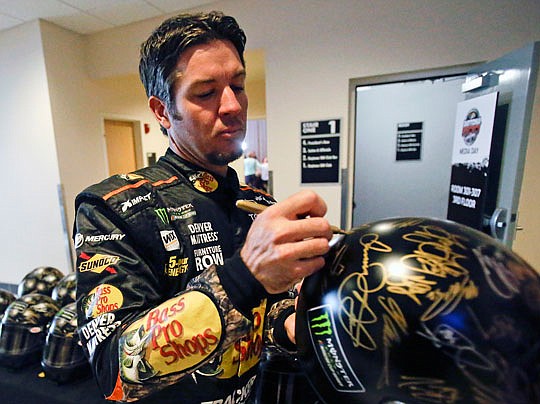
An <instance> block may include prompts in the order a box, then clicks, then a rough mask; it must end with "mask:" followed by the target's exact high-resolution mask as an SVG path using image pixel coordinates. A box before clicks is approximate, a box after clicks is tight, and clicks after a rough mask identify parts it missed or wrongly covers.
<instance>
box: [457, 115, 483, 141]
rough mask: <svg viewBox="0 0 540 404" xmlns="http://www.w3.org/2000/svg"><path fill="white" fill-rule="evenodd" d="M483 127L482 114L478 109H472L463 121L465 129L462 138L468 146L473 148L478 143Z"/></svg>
mask: <svg viewBox="0 0 540 404" xmlns="http://www.w3.org/2000/svg"><path fill="white" fill-rule="evenodd" d="M481 125H482V118H481V117H480V112H478V110H477V109H476V108H473V109H471V110H470V111H469V112H468V113H467V116H466V117H465V120H464V121H463V129H462V130H461V136H462V137H463V141H464V142H465V144H466V145H467V146H471V145H472V144H473V143H474V142H475V141H476V138H477V137H478V133H480V126H481Z"/></svg>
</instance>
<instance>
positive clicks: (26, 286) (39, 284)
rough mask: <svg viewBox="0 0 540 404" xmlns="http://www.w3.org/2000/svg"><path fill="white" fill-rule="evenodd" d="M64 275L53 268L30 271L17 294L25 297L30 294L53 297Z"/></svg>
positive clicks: (20, 284)
mask: <svg viewBox="0 0 540 404" xmlns="http://www.w3.org/2000/svg"><path fill="white" fill-rule="evenodd" d="M63 277H64V274H63V273H62V271H60V270H59V269H56V268H53V267H47V266H45V267H38V268H36V269H33V270H32V271H30V272H29V273H28V274H26V276H25V277H24V278H23V279H22V281H21V282H20V283H19V286H18V288H17V294H18V295H19V297H20V296H24V295H26V294H28V293H41V294H42V295H47V296H51V294H52V291H53V289H54V288H55V286H56V285H57V284H58V282H59V281H60V279H62V278H63Z"/></svg>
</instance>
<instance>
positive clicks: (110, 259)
mask: <svg viewBox="0 0 540 404" xmlns="http://www.w3.org/2000/svg"><path fill="white" fill-rule="evenodd" d="M79 258H81V259H83V260H85V261H82V262H81V263H80V265H79V272H88V271H91V272H95V273H97V274H100V273H102V272H103V271H107V272H109V273H111V274H115V273H116V270H115V269H114V268H113V267H111V265H115V264H118V263H119V262H120V257H118V256H116V255H105V254H95V255H94V256H92V257H91V256H89V255H88V254H86V253H81V254H80V255H79Z"/></svg>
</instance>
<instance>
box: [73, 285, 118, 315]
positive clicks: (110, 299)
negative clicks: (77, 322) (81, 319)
mask: <svg viewBox="0 0 540 404" xmlns="http://www.w3.org/2000/svg"><path fill="white" fill-rule="evenodd" d="M123 303H124V295H122V292H120V290H119V289H118V288H117V287H116V286H113V285H109V284H102V285H99V286H96V287H95V288H94V289H92V291H90V293H88V295H87V296H86V297H85V298H84V299H83V301H82V307H83V310H84V313H85V315H86V318H96V317H98V316H100V315H102V314H104V313H108V312H110V311H114V310H118V309H119V308H120V307H122V305H123Z"/></svg>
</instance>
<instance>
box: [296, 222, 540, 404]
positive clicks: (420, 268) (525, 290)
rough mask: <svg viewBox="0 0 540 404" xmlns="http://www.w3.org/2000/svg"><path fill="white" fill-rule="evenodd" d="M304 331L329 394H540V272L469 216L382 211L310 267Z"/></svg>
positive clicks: (312, 370) (321, 388)
mask: <svg viewBox="0 0 540 404" xmlns="http://www.w3.org/2000/svg"><path fill="white" fill-rule="evenodd" d="M296 340H297V344H298V350H299V357H300V361H301V363H302V366H303V368H304V369H305V371H306V374H307V376H308V378H309V380H310V381H311V383H312V385H313V387H314V389H315V390H317V392H318V393H319V395H320V396H321V398H322V399H323V400H324V401H325V402H327V403H336V402H348V403H377V404H380V403H391V402H402V403H435V402H437V403H456V404H457V403H498V404H502V403H540V275H539V274H538V273H537V272H535V270H534V269H533V268H531V267H530V266H529V265H528V264H527V263H525V262H524V261H523V260H522V259H521V258H520V257H518V256H517V255H516V254H515V253H513V252H512V251H511V250H510V249H508V248H506V247H505V246H503V245H502V244H500V243H499V242H497V241H495V240H494V239H493V238H491V237H488V236H487V235H485V234H484V233H481V232H479V231H476V230H473V229H471V228H469V227H466V226H464V225H459V224H456V223H453V222H449V221H445V220H436V219H424V218H401V219H388V220H382V221H379V222H375V223H371V224H367V225H364V226H361V227H358V228H356V229H353V230H351V231H350V232H349V234H347V235H345V236H344V238H343V240H342V242H341V243H338V244H337V246H336V247H335V248H332V250H331V252H330V254H329V256H328V258H327V264H326V266H325V268H324V269H323V270H321V271H320V272H318V273H316V274H314V275H312V276H310V277H308V278H306V279H305V281H304V283H303V286H302V289H301V292H300V296H299V301H298V310H297V321H296Z"/></svg>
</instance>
